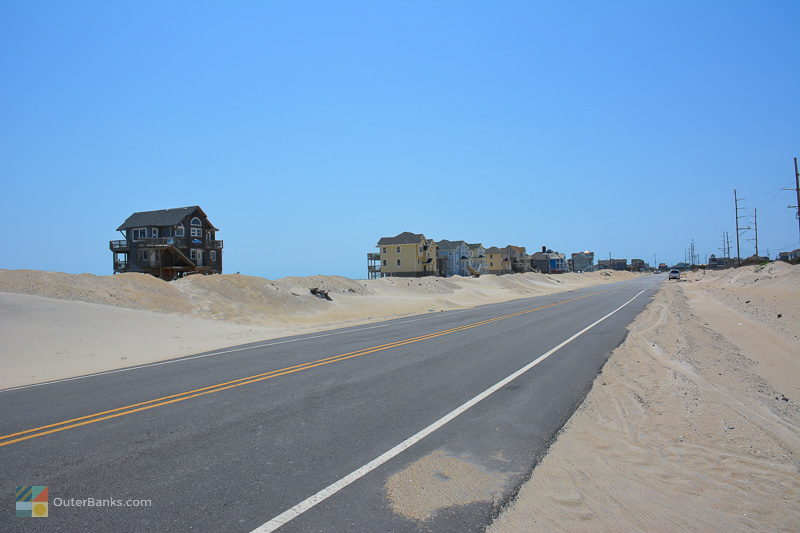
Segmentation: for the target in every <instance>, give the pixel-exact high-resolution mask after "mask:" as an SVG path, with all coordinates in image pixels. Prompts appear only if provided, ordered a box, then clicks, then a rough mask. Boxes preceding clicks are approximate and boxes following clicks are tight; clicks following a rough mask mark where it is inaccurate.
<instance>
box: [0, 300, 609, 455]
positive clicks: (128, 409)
mask: <svg viewBox="0 0 800 533" xmlns="http://www.w3.org/2000/svg"><path fill="white" fill-rule="evenodd" d="M604 292H608V290H605V291H597V292H592V293H589V294H586V295H584V296H577V297H575V298H568V299H566V300H561V301H558V302H554V303H551V304H547V305H543V306H540V307H534V308H531V309H525V310H524V311H519V312H516V313H511V314H509V315H503V316H498V317H495V318H490V319H487V320H481V321H480V322H475V323H472V324H466V325H464V326H458V327H455V328H450V329H445V330H442V331H437V332H435V333H428V334H427V335H420V336H419V337H413V338H411V339H405V340H401V341H395V342H390V343H388V344H381V345H379V346H372V347H370V348H364V349H361V350H356V351H354V352H348V353H343V354H339V355H334V356H332V357H327V358H325V359H317V360H316V361H310V362H308V363H303V364H300V365H295V366H289V367H286V368H280V369H278V370H271V371H269V372H264V373H262V374H255V375H252V376H247V377H244V378H239V379H234V380H232V381H225V382H223V383H217V384H216V385H210V386H208V387H203V388H200V389H194V390H189V391H186V392H181V393H178V394H171V395H169V396H162V397H160V398H155V399H153V400H147V401H146V402H139V403H133V404H130V405H125V406H123V407H117V408H116V409H109V410H107V411H100V412H98V413H92V414H90V415H86V416H81V417H78V418H71V419H69V420H64V421H62V422H56V423H53V424H48V425H46V426H40V427H37V428H32V429H26V430H25V431H18V432H16V433H9V434H8V435H2V436H0V447H2V446H8V445H9V444H14V443H16V442H21V441H24V440H28V439H33V438H36V437H43V436H44V435H50V434H52V433H58V432H60V431H65V430H67V429H72V428H76V427H80V426H86V425H89V424H94V423H96V422H102V421H103V420H110V419H112V418H117V417H120V416H125V415H130V414H133V413H138V412H140V411H146V410H148V409H154V408H156V407H161V406H163V405H169V404H172V403H177V402H182V401H185V400H190V399H192V398H197V397H199V396H205V395H206V394H213V393H215V392H220V391H224V390H228V389H232V388H235V387H242V386H244V385H249V384H251V383H257V382H259V381H264V380H267V379H272V378H276V377H278V376H285V375H287V374H293V373H295V372H301V371H303V370H308V369H310V368H314V367H318V366H323V365H330V364H332V363H338V362H339V361H344V360H347V359H352V358H354V357H360V356H362V355H367V354H371V353H375V352H381V351H383V350H389V349H391V348H397V347H399V346H405V345H407V344H413V343H416V342H420V341H425V340H429V339H435V338H436V337H441V336H443V335H449V334H451V333H456V332H458V331H464V330H468V329H472V328H477V327H480V326H484V325H486V324H490V323H492V322H497V321H499V320H507V319H509V318H514V317H518V316H521V315H525V314H528V313H533V312H534V311H541V310H542V309H547V308H550V307H555V306H557V305H562V304H565V303H567V302H573V301H575V300H581V299H583V298H588V297H589V296H594V295H596V294H601V293H604Z"/></svg>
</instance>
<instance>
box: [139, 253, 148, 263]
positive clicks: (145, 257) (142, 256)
mask: <svg viewBox="0 0 800 533" xmlns="http://www.w3.org/2000/svg"><path fill="white" fill-rule="evenodd" d="M149 263H150V253H149V252H148V251H147V250H139V264H140V265H147V264H149Z"/></svg>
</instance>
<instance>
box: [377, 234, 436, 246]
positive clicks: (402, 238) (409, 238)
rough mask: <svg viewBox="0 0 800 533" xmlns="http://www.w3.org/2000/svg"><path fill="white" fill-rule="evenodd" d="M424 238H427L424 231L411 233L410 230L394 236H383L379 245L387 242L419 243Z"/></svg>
mask: <svg viewBox="0 0 800 533" xmlns="http://www.w3.org/2000/svg"><path fill="white" fill-rule="evenodd" d="M423 240H425V235H423V234H422V233H411V232H410V231H404V232H403V233H401V234H400V235H396V236H394V237H381V240H379V241H378V244H377V246H383V245H385V244H417V243H418V242H420V241H423Z"/></svg>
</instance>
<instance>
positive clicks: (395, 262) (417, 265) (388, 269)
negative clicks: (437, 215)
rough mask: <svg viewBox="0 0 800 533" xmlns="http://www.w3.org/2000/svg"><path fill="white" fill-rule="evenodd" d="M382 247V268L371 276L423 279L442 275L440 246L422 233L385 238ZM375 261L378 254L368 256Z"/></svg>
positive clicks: (380, 258) (380, 243)
mask: <svg viewBox="0 0 800 533" xmlns="http://www.w3.org/2000/svg"><path fill="white" fill-rule="evenodd" d="M376 246H377V247H378V257H377V261H378V265H375V266H377V267H378V269H377V271H376V272H370V274H369V275H370V277H384V278H386V277H393V276H397V277H423V276H436V275H439V263H438V258H437V249H438V246H437V244H436V242H434V241H433V240H432V239H426V238H425V235H423V234H421V233H411V232H408V231H405V232H403V233H401V234H399V235H396V236H394V237H381V239H380V240H379V241H378V244H377V245H376ZM367 260H368V261H373V262H374V261H375V254H367Z"/></svg>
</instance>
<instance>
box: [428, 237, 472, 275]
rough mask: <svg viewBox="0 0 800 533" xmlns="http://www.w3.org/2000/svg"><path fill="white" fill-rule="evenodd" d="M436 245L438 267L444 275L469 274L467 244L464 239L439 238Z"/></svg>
mask: <svg viewBox="0 0 800 533" xmlns="http://www.w3.org/2000/svg"><path fill="white" fill-rule="evenodd" d="M436 244H437V246H438V248H439V249H438V253H437V255H438V256H439V265H440V266H439V268H440V269H441V270H443V272H444V274H443V275H444V276H447V277H450V276H469V275H470V272H469V269H468V268H467V267H468V266H469V246H468V245H467V243H466V242H464V241H448V240H446V239H445V240H441V241H439V242H437V243H436Z"/></svg>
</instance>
